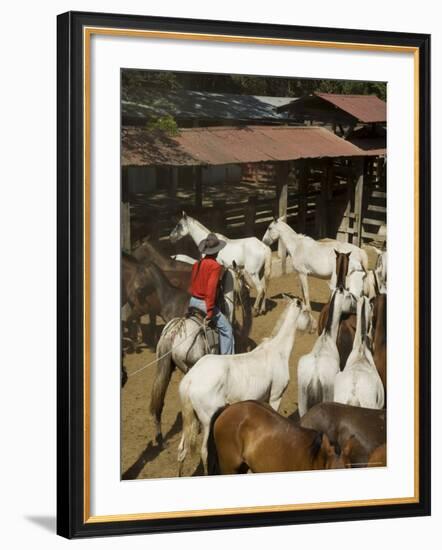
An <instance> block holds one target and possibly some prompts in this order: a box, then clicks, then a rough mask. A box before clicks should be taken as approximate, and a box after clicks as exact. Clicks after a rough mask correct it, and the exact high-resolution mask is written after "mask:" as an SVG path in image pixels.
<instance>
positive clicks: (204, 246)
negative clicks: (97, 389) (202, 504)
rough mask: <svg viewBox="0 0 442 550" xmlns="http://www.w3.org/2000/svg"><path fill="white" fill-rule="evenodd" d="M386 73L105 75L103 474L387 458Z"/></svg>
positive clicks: (240, 469) (382, 461) (264, 468)
mask: <svg viewBox="0 0 442 550" xmlns="http://www.w3.org/2000/svg"><path fill="white" fill-rule="evenodd" d="M386 166H387V83H386V82H373V81H343V80H325V79H320V78H318V79H305V78H304V79H303V78H293V77H292V78H282V77H278V78H277V77H268V76H248V75H227V74H210V73H186V72H166V71H147V70H139V69H122V70H121V251H122V255H121V276H122V279H121V306H122V332H121V336H122V342H121V344H122V350H123V352H122V389H121V478H122V480H135V479H151V478H171V477H176V476H202V475H222V474H247V473H249V474H250V473H264V472H266V473H270V472H289V471H306V470H325V469H335V468H361V467H385V466H386V465H387V448H388V438H387V430H386V416H387V361H386V357H387V333H386V331H387V323H386V319H387V295H388V293H387V203H388V196H387V181H386V174H387V170H386Z"/></svg>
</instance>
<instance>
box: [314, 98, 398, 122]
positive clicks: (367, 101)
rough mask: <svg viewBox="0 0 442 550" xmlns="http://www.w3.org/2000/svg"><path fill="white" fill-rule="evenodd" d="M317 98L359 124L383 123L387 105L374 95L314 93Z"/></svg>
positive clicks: (385, 118)
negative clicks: (352, 117)
mask: <svg viewBox="0 0 442 550" xmlns="http://www.w3.org/2000/svg"><path fill="white" fill-rule="evenodd" d="M315 95H317V96H318V97H320V98H322V99H325V101H328V102H329V103H332V104H333V105H336V107H339V109H342V110H343V111H345V112H347V113H349V114H350V115H352V116H354V117H355V118H357V119H358V120H359V121H361V122H366V123H370V122H385V121H386V120H387V104H386V103H385V101H382V99H379V98H378V97H377V96H375V95H356V94H327V93H319V92H318V93H316V94H315Z"/></svg>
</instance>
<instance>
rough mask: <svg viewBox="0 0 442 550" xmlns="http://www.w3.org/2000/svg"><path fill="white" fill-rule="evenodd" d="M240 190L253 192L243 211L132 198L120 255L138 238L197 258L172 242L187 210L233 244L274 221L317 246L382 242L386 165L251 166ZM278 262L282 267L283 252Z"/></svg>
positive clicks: (205, 201) (367, 161)
mask: <svg viewBox="0 0 442 550" xmlns="http://www.w3.org/2000/svg"><path fill="white" fill-rule="evenodd" d="M241 183H244V184H247V185H248V188H249V189H251V191H250V193H249V194H248V196H247V195H246V196H245V198H244V200H243V201H242V202H239V203H238V202H233V203H232V202H230V201H229V199H228V198H227V199H226V198H222V199H221V198H219V195H218V196H217V195H216V193H211V194H208V193H203V195H204V196H203V198H202V199H201V200H200V198H199V199H198V201H195V197H194V196H192V195H189V199H183V200H180V201H179V202H178V203H177V201H171V200H170V198H168V197H167V196H165V197H164V199H163V200H161V201H160V202H158V201H156V203H155V204H154V205H153V204H152V201H151V200H150V197H149V195H148V194H146V195H143V194H137V195H133V196H131V197H128V198H127V201H126V202H124V203H123V204H122V246H123V249H125V250H130V249H131V248H132V247H133V246H134V245H135V244H136V242H137V241H138V240H139V239H140V238H142V237H144V236H145V235H150V236H151V238H152V239H153V240H154V241H155V242H158V243H159V246H160V247H161V248H162V249H163V250H164V252H165V253H170V254H172V253H175V252H177V251H179V252H182V253H186V254H190V255H194V256H195V255H196V254H197V249H196V247H195V245H194V244H193V243H192V242H191V241H190V239H184V240H183V241H182V242H180V243H179V245H178V246H177V247H176V248H175V247H174V246H173V245H172V244H171V243H170V241H169V238H168V237H169V234H170V232H171V230H172V229H173V227H174V226H175V224H176V222H177V218H178V217H179V215H180V213H181V211H182V210H185V211H186V212H187V213H188V214H189V215H191V216H193V217H195V218H197V219H198V220H200V221H201V222H202V223H204V224H205V225H207V227H209V228H210V229H212V230H214V231H218V232H220V233H223V234H225V235H226V236H227V237H229V238H238V237H244V236H256V237H258V238H262V236H263V235H264V232H265V230H266V228H267V226H268V225H269V223H270V222H271V220H272V219H273V216H274V215H276V216H280V215H283V216H286V220H287V223H288V224H289V225H291V226H292V227H293V228H294V229H295V230H296V231H298V232H300V233H305V234H307V235H310V236H312V237H314V238H324V237H336V238H338V239H339V240H343V241H344V240H346V241H348V242H354V243H356V244H362V243H369V242H375V243H376V244H377V245H379V246H382V244H383V243H384V242H385V238H386V189H385V162H384V159H383V158H379V157H378V158H375V159H374V158H354V159H314V160H298V161H292V162H289V163H273V164H270V163H256V164H251V165H247V164H246V165H244V166H243V170H242V181H241ZM253 190H255V191H253ZM264 191H265V192H264ZM224 196H228V193H224ZM279 254H280V256H281V258H282V259H283V261H284V259H285V251H284V250H283V249H282V248H281V246H280V248H279Z"/></svg>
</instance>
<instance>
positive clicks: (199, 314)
mask: <svg viewBox="0 0 442 550" xmlns="http://www.w3.org/2000/svg"><path fill="white" fill-rule="evenodd" d="M186 318H187V319H193V320H194V321H195V322H196V323H198V324H199V325H201V333H200V334H202V336H203V338H204V339H205V340H206V347H207V349H208V350H209V351H208V353H209V354H211V355H219V352H220V350H219V334H218V331H217V330H216V328H213V327H211V326H209V325H207V324H205V323H204V319H205V318H206V314H205V312H204V311H202V310H201V309H198V308H197V307H189V309H188V311H187V314H186Z"/></svg>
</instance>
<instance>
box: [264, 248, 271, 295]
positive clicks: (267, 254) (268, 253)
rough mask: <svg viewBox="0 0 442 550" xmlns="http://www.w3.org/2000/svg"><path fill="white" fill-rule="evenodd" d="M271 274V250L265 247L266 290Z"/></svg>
mask: <svg viewBox="0 0 442 550" xmlns="http://www.w3.org/2000/svg"><path fill="white" fill-rule="evenodd" d="M271 274H272V250H271V249H270V247H269V246H267V245H266V250H265V258H264V283H265V287H266V289H267V286H268V284H269V279H270V276H271Z"/></svg>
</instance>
